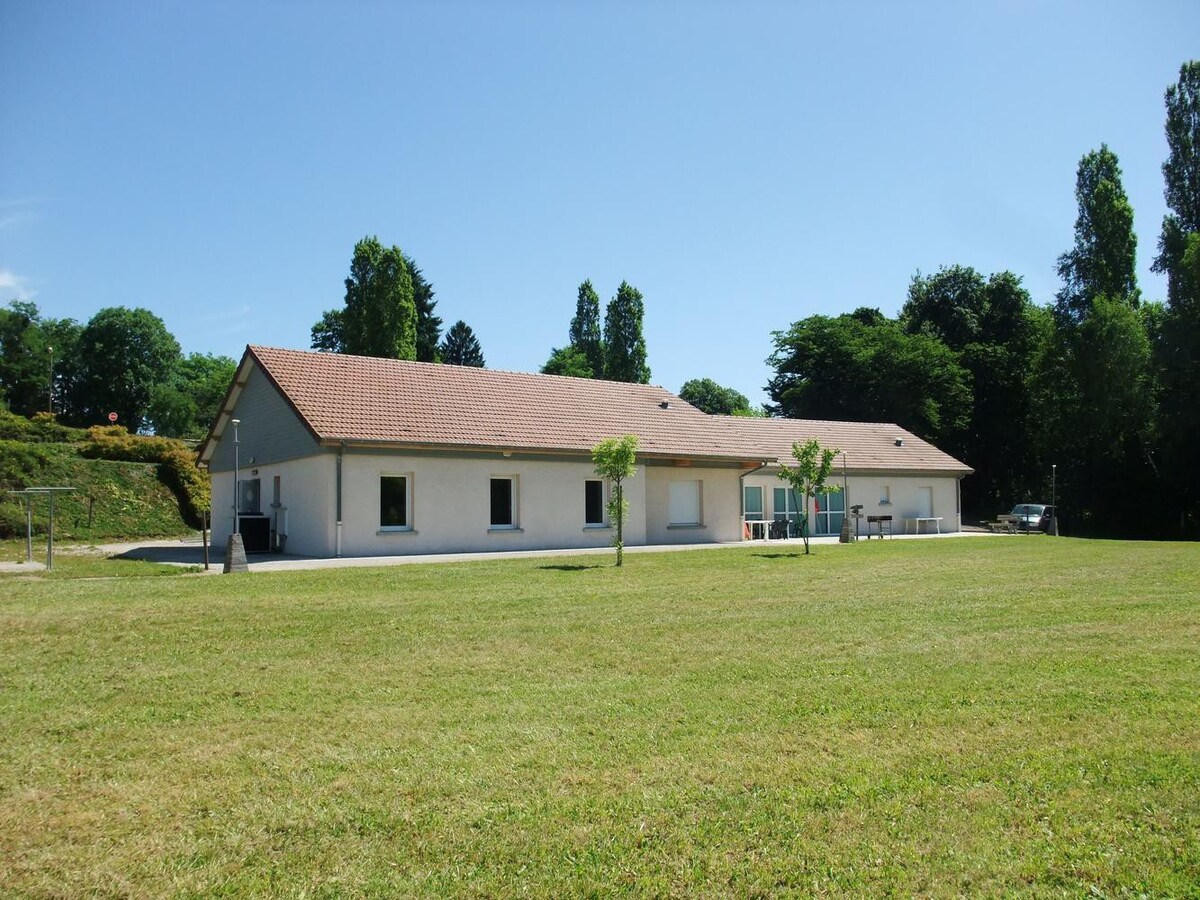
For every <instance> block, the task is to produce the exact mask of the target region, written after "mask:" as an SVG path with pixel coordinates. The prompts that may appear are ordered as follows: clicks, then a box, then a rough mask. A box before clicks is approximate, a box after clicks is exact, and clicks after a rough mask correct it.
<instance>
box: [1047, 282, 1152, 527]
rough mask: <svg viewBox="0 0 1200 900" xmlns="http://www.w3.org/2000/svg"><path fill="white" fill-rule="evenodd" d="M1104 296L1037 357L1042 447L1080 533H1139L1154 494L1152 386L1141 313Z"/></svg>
mask: <svg viewBox="0 0 1200 900" xmlns="http://www.w3.org/2000/svg"><path fill="white" fill-rule="evenodd" d="M1152 311H1153V307H1150V308H1148V309H1145V310H1136V309H1133V308H1132V307H1130V305H1129V303H1128V302H1127V301H1126V299H1125V298H1124V297H1117V298H1110V297H1107V296H1105V295H1103V294H1101V295H1099V296H1097V297H1095V298H1093V300H1092V303H1091V308H1090V309H1089V310H1088V312H1087V314H1086V315H1085V316H1084V318H1083V321H1082V322H1080V323H1079V324H1078V325H1069V324H1068V325H1063V324H1061V323H1060V324H1058V325H1056V327H1055V328H1053V329H1052V330H1051V331H1050V333H1049V336H1048V339H1047V341H1046V344H1045V346H1044V347H1043V349H1042V351H1041V357H1040V359H1039V361H1038V363H1037V365H1036V372H1037V383H1036V385H1035V396H1034V403H1035V409H1036V411H1037V415H1038V419H1039V420H1040V421H1041V422H1042V423H1043V425H1044V427H1045V430H1046V437H1045V438H1044V450H1043V454H1044V456H1046V457H1049V460H1048V461H1049V462H1054V463H1056V464H1057V466H1058V498H1059V505H1060V507H1061V508H1063V509H1064V511H1065V512H1066V514H1067V517H1068V518H1069V519H1070V520H1071V521H1072V523H1073V526H1072V531H1073V532H1074V533H1078V534H1086V533H1091V534H1109V535H1112V534H1138V533H1145V529H1146V528H1148V527H1149V528H1154V527H1156V526H1155V524H1154V523H1153V522H1151V521H1147V520H1145V519H1139V516H1141V515H1142V510H1143V509H1148V510H1152V511H1153V514H1157V512H1158V511H1159V507H1158V503H1156V502H1145V503H1134V502H1132V498H1134V497H1142V498H1145V497H1147V496H1149V495H1152V494H1153V493H1155V487H1154V484H1153V482H1154V480H1155V479H1154V465H1153V463H1152V459H1153V447H1152V446H1151V444H1150V438H1151V423H1152V422H1153V420H1154V391H1153V390H1152V386H1151V384H1152V379H1151V372H1150V365H1149V364H1150V339H1149V337H1148V335H1147V329H1146V326H1145V324H1144V322H1143V316H1144V315H1146V314H1147V313H1150V312H1152Z"/></svg>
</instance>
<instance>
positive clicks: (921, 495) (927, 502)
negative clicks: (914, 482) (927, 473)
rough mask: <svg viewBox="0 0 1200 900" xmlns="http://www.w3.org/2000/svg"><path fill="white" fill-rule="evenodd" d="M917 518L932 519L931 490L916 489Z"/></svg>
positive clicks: (925, 488)
mask: <svg viewBox="0 0 1200 900" xmlns="http://www.w3.org/2000/svg"><path fill="white" fill-rule="evenodd" d="M917 518H919V519H931V518H933V488H931V487H919V488H917Z"/></svg>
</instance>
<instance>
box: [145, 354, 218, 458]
mask: <svg viewBox="0 0 1200 900" xmlns="http://www.w3.org/2000/svg"><path fill="white" fill-rule="evenodd" d="M236 370H237V363H236V362H234V361H233V360H232V359H230V358H229V357H228V356H213V355H212V354H211V353H191V354H189V355H188V356H187V357H185V358H184V359H181V360H180V361H179V363H178V364H177V365H176V366H175V369H174V371H173V372H172V373H171V375H170V377H169V378H168V380H167V381H165V382H164V383H162V384H159V385H156V386H155V387H154V389H153V390H152V391H151V392H150V409H149V413H148V416H147V418H148V419H149V422H150V426H151V427H152V428H153V429H154V433H155V434H159V435H162V436H163V437H175V438H203V437H204V436H205V435H206V434H207V433H208V429H209V428H210V427H212V424H213V422H214V421H215V420H216V418H217V412H218V411H219V410H220V406H221V402H222V401H223V400H224V399H225V393H226V391H228V390H229V384H230V382H231V381H233V375H234V372H235V371H236Z"/></svg>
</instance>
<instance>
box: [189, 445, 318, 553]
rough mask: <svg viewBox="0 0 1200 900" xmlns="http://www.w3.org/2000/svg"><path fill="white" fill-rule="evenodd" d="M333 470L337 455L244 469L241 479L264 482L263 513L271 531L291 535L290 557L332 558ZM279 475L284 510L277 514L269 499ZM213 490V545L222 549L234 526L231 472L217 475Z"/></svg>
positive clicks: (213, 476) (271, 496)
mask: <svg viewBox="0 0 1200 900" xmlns="http://www.w3.org/2000/svg"><path fill="white" fill-rule="evenodd" d="M335 466H336V457H335V456H334V454H332V453H322V454H318V455H316V456H309V457H305V458H304V459H297V460H291V461H288V462H281V463H274V464H272V465H263V466H252V467H250V468H243V469H242V470H241V476H242V479H243V480H245V479H249V478H258V479H260V481H261V484H262V511H263V513H266V514H267V515H270V516H272V519H273V523H272V524H273V527H278V529H279V531H280V532H281V533H284V534H286V535H287V544H286V550H287V552H288V553H298V554H300V555H302V556H331V555H333V549H332V548H333V533H334V528H333V523H334V512H333V510H334V496H335V490H336V488H335V482H336V478H337V470H336V468H335ZM256 472H257V474H255V473H256ZM277 475H278V476H279V501H280V509H279V510H274V509H272V508H271V501H272V499H273V490H274V479H275V476H277ZM212 490H213V494H212V496H213V502H212V508H213V517H212V535H213V544H214V545H215V546H223V545H224V544H225V542H226V541H227V540H228V539H229V533H230V531H231V530H232V526H233V473H232V472H214V473H213V474H212Z"/></svg>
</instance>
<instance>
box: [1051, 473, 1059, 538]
mask: <svg viewBox="0 0 1200 900" xmlns="http://www.w3.org/2000/svg"><path fill="white" fill-rule="evenodd" d="M1050 506H1051V507H1052V508H1053V509H1054V514H1053V515H1052V516H1050V533H1051V534H1052V535H1054V536H1055V537H1058V463H1051V464H1050Z"/></svg>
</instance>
